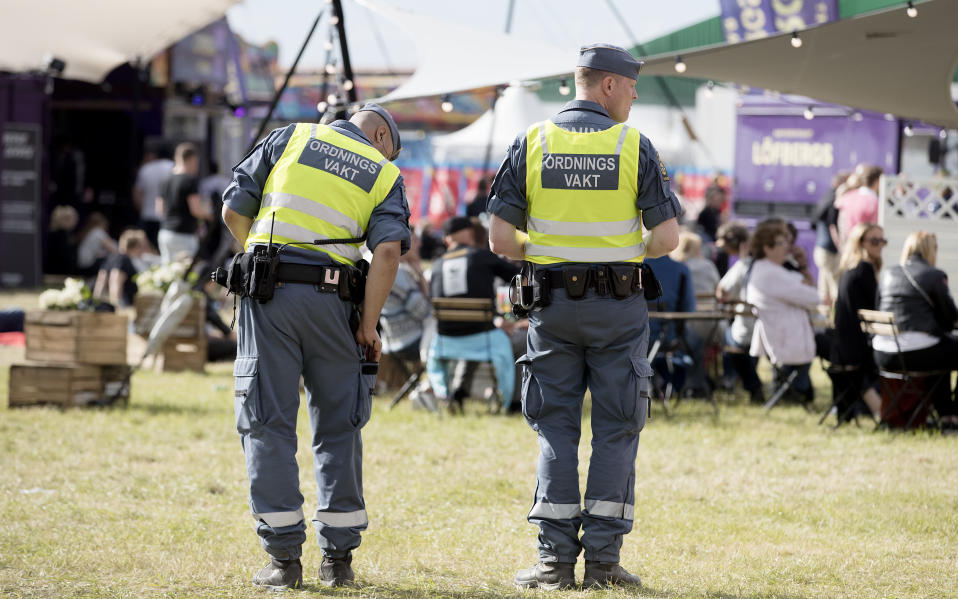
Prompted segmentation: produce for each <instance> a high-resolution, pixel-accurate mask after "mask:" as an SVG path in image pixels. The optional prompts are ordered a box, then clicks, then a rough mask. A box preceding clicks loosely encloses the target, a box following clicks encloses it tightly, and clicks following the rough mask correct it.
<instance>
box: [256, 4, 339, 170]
mask: <svg viewBox="0 0 958 599" xmlns="http://www.w3.org/2000/svg"><path fill="white" fill-rule="evenodd" d="M325 10H326V9H325V7H324V8H322V9H320V11H319V14H318V15H316V20H315V21H313V26H312V27H310V29H309V33H307V34H306V39H304V40H303V45H302V46H301V47H300V49H299V54H297V55H296V60H294V61H293V65H292V66H291V67H289V71H287V72H286V78H285V79H284V80H283V85H282V86H280V88H279V89H278V90H276V93H275V94H273V101H272V102H271V103H270V105H269V110H268V111H267V112H266V116H265V117H263V122H262V123H260V126H259V131H257V132H256V135H255V136H254V137H253V139H252V140H251V141H250V144H249V148H247V150H246V151H247V153H248V152H249V151H250V150H252V149H253V146H255V145H256V142H257V141H259V138H260V137H262V136H263V133H264V132H265V131H266V126H267V125H268V124H269V120H270V119H271V118H272V117H273V111H274V110H276V105H277V104H279V98H280V96H282V95H283V92H284V91H286V86H288V85H289V80H290V78H291V77H292V76H293V73H294V72H295V71H296V65H298V64H299V59H300V58H302V57H303V52H305V51H306V46H307V45H309V40H310V39H311V38H312V37H313V32H314V31H316V26H317V25H319V19H320V18H321V17H322V16H323V11H325ZM340 22H342V19H340Z"/></svg>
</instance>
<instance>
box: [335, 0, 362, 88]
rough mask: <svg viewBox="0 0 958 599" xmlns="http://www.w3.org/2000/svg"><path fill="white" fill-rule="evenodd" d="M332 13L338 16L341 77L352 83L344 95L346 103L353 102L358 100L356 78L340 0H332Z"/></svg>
mask: <svg viewBox="0 0 958 599" xmlns="http://www.w3.org/2000/svg"><path fill="white" fill-rule="evenodd" d="M333 15H335V16H337V17H339V20H338V21H337V22H336V33H337V34H338V35H339V53H340V55H341V56H342V59H343V77H345V78H346V81H352V83H353V85H352V87H350V88H349V89H348V90H346V97H347V98H348V99H349V102H347V104H355V103H356V101H357V100H358V96H357V94H356V79H355V78H354V76H353V63H352V62H350V60H349V44H348V43H347V41H346V19H345V18H344V17H343V3H342V0H333Z"/></svg>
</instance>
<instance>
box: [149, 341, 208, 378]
mask: <svg viewBox="0 0 958 599" xmlns="http://www.w3.org/2000/svg"><path fill="white" fill-rule="evenodd" d="M206 355H207V347H206V336H205V335H204V336H202V337H195V338H184V337H173V338H170V339H167V340H166V343H165V344H163V351H162V352H161V353H160V355H159V356H158V358H157V360H156V361H154V365H155V368H157V369H158V370H162V371H163V372H178V371H181V370H193V371H196V372H203V369H204V368H205V366H206Z"/></svg>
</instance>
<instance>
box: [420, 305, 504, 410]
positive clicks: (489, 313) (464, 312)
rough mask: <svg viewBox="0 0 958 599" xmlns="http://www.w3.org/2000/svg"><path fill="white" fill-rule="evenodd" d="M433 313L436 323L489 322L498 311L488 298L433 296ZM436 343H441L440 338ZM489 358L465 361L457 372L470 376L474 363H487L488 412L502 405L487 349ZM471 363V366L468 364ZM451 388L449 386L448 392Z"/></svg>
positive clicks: (490, 355) (494, 370)
mask: <svg viewBox="0 0 958 599" xmlns="http://www.w3.org/2000/svg"><path fill="white" fill-rule="evenodd" d="M430 301H431V303H432V308H433V315H434V316H435V318H436V324H437V327H438V325H440V324H442V323H453V322H489V323H491V322H492V321H493V320H494V319H495V317H496V316H498V315H499V314H498V312H497V311H496V304H495V300H493V299H490V298H474V297H434V298H432V299H431V300H430ZM437 334H438V333H437ZM437 343H442V341H441V338H440V339H439V340H438V341H437ZM488 354H489V359H488V360H484V361H482V362H472V361H467V362H466V364H467V365H466V367H465V368H464V372H463V373H459V372H457V377H456V378H459V376H463V378H471V376H472V373H473V372H474V371H475V366H476V365H487V366H488V368H489V373H490V377H491V379H492V394H491V395H490V396H489V397H488V398H487V402H488V405H487V408H488V410H489V412H493V413H494V412H498V411H499V410H500V409H501V408H502V405H503V402H502V393H501V392H500V391H499V386H498V384H497V383H496V368H495V365H494V364H493V363H492V351H491V349H489V351H488ZM470 363H471V364H472V365H471V366H470V365H469V364H470ZM450 387H452V385H450ZM452 391H453V389H452V388H450V392H452Z"/></svg>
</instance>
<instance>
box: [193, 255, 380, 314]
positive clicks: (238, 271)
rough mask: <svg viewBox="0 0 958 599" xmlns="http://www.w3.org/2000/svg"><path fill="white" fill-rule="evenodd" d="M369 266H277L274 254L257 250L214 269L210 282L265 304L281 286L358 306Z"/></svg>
mask: <svg viewBox="0 0 958 599" xmlns="http://www.w3.org/2000/svg"><path fill="white" fill-rule="evenodd" d="M368 269H369V263H368V262H366V261H365V260H360V261H359V262H357V263H356V266H349V265H346V264H339V265H335V266H320V265H314V264H293V263H289V262H280V261H279V254H278V252H275V248H274V251H268V250H267V248H266V247H263V246H257V247H255V248H253V251H252V252H243V253H239V254H236V255H235V256H233V258H232V260H230V263H229V265H228V266H227V267H226V268H223V267H220V268H217V269H216V270H215V271H214V272H213V273H212V276H211V278H212V279H213V281H215V282H216V283H218V284H220V285H222V286H223V287H225V288H226V289H227V291H229V292H230V293H234V294H236V295H237V296H239V297H241V298H242V297H249V298H251V299H254V300H256V301H258V302H259V303H261V304H265V303H266V302H268V301H269V300H271V299H273V293H274V291H275V290H276V287H278V286H282V285H283V284H284V283H300V284H304V285H313V286H314V287H315V288H316V290H317V291H319V292H321V293H336V294H338V295H339V298H340V299H341V300H343V301H344V302H353V303H354V304H361V303H362V301H363V297H364V295H365V291H366V273H367V272H368Z"/></svg>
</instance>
